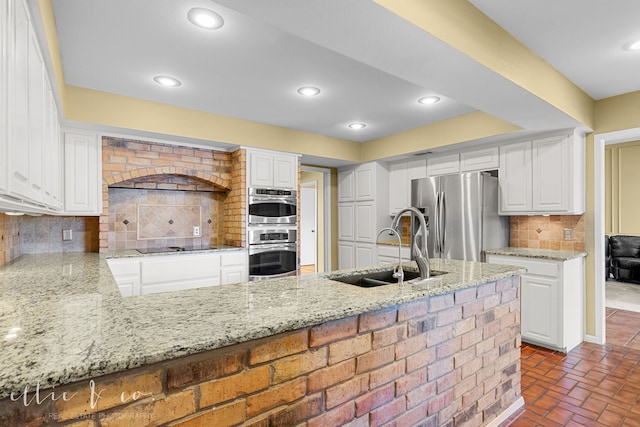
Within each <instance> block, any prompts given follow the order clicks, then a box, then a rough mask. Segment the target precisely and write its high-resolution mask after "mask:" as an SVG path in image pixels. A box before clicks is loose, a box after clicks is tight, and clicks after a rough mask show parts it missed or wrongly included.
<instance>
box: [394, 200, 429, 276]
mask: <svg viewBox="0 0 640 427" xmlns="http://www.w3.org/2000/svg"><path fill="white" fill-rule="evenodd" d="M405 212H410V213H411V215H415V216H417V217H418V221H419V222H420V228H419V229H418V231H417V232H416V234H415V236H413V246H412V247H411V252H412V253H413V257H414V258H415V261H416V263H417V264H418V270H419V271H420V279H428V278H429V277H431V267H430V266H429V251H428V249H427V223H426V222H425V220H424V216H423V214H422V212H420V211H419V210H418V209H416V208H413V207H407V208H403V209H401V210H400V212H398V213H397V214H396V216H395V217H394V218H393V220H392V221H391V228H392V229H394V230H397V229H398V225H399V224H400V218H401V217H402V214H403V213H405ZM420 231H422V236H421V237H422V239H420V243H421V244H420V246H418V239H417V237H418V235H419V234H420ZM396 232H397V231H396Z"/></svg>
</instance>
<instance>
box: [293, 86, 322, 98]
mask: <svg viewBox="0 0 640 427" xmlns="http://www.w3.org/2000/svg"><path fill="white" fill-rule="evenodd" d="M298 93H299V94H300V95H303V96H316V95H317V94H319V93H320V89H318V88H317V87H314V86H303V87H301V88H299V89H298Z"/></svg>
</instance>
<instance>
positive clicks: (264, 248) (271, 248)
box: [249, 243, 296, 255]
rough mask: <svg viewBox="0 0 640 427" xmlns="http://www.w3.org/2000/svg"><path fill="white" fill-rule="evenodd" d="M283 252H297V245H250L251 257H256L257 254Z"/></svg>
mask: <svg viewBox="0 0 640 427" xmlns="http://www.w3.org/2000/svg"><path fill="white" fill-rule="evenodd" d="M282 250H288V251H295V250H296V244H295V243H293V244H292V243H283V244H279V243H266V244H261V245H250V246H249V255H255V254H257V253H266V252H279V251H282Z"/></svg>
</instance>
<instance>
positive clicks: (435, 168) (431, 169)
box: [427, 153, 460, 176]
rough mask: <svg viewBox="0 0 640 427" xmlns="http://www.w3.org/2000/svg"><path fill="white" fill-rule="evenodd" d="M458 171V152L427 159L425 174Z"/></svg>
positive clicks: (449, 173)
mask: <svg viewBox="0 0 640 427" xmlns="http://www.w3.org/2000/svg"><path fill="white" fill-rule="evenodd" d="M455 173H460V154H458V153H456V154H447V155H445V156H438V157H431V158H428V159H427V175H428V176H439V175H451V174H455Z"/></svg>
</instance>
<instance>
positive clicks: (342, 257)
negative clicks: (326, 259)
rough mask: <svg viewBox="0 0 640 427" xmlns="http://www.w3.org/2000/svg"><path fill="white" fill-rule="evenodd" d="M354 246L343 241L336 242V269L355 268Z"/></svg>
mask: <svg viewBox="0 0 640 427" xmlns="http://www.w3.org/2000/svg"><path fill="white" fill-rule="evenodd" d="M354 252H355V244H354V243H353V242H347V241H343V240H339V241H338V268H339V269H344V268H354V267H355V254H354Z"/></svg>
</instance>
